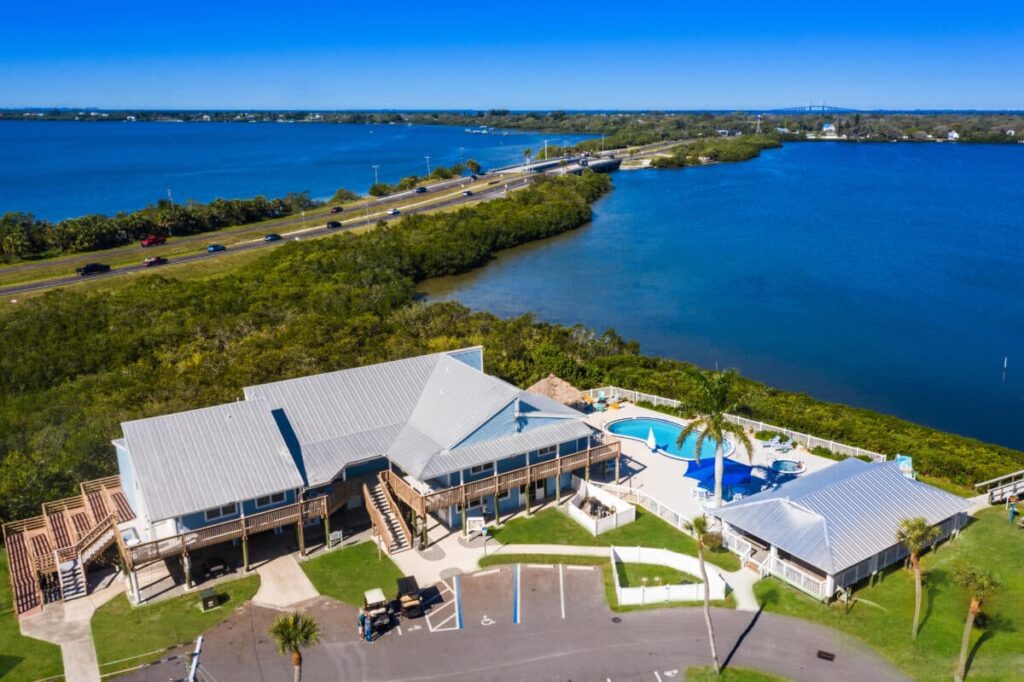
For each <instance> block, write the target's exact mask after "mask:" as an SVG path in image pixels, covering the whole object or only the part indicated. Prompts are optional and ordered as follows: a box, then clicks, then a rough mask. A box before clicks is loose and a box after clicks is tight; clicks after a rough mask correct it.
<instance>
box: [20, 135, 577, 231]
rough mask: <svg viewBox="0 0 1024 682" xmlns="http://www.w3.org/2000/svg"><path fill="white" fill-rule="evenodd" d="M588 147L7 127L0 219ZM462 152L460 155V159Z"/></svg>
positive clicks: (331, 183) (334, 182) (479, 139)
mask: <svg viewBox="0 0 1024 682" xmlns="http://www.w3.org/2000/svg"><path fill="white" fill-rule="evenodd" d="M545 137H547V138H549V142H551V143H552V144H562V143H564V142H565V141H572V142H575V141H576V140H580V139H585V138H586V137H589V136H583V135H576V136H571V135H558V136H551V135H539V134H536V133H524V132H516V131H510V132H509V134H508V135H495V134H492V135H470V134H467V133H466V132H465V131H464V130H463V129H462V128H453V127H448V126H403V125H395V126H391V125H335V124H300V123H295V124H280V123H123V122H109V123H74V122H32V121H8V122H2V123H0V213H4V212H6V211H28V212H31V213H34V214H35V215H36V216H37V217H40V218H46V219H49V220H60V219H62V218H67V217H71V216H77V215H84V214H87V213H108V214H110V213H114V212H117V211H131V210H135V209H138V208H142V207H143V206H146V205H147V204H150V203H153V202H155V201H157V200H158V199H161V198H165V197H166V196H167V190H168V189H170V190H171V193H172V196H173V198H174V199H175V201H184V200H186V199H195V200H196V201H209V200H211V199H215V198H217V197H230V198H243V197H252V196H255V195H257V194H263V195H266V196H269V197H277V196H284V195H285V194H287V193H288V192H296V191H298V192H301V191H304V190H309V191H310V192H311V193H312V195H313V196H314V197H317V198H326V197H330V196H331V195H332V194H333V193H334V191H335V190H336V189H338V188H339V187H347V188H348V189H351V190H354V191H357V192H365V191H366V190H367V189H368V188H369V187H370V185H371V184H373V169H372V168H371V166H372V165H374V164H379V165H380V168H379V171H378V172H379V174H380V180H381V182H396V181H398V180H399V179H400V178H402V177H404V176H407V175H414V174H415V175H423V174H425V173H426V170H427V160H426V159H425V158H424V157H425V156H427V155H429V156H430V164H431V167H432V168H435V167H437V166H438V165H439V164H440V165H445V166H449V165H452V164H454V163H456V162H458V161H459V160H460V156H464V158H466V159H470V158H472V159H476V160H477V161H479V162H480V163H481V164H482V165H483V166H484V168H485V169H486V168H491V167H497V166H503V165H508V164H510V163H515V162H516V161H520V160H521V159H522V154H523V150H524V149H526V148H527V147H530V148H533V149H538V148H539V147H541V146H542V145H543V138H545ZM460 147H463V148H464V149H463V151H462V152H460V150H459V148H460Z"/></svg>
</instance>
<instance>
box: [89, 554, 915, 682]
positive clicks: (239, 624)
mask: <svg viewBox="0 0 1024 682" xmlns="http://www.w3.org/2000/svg"><path fill="white" fill-rule="evenodd" d="M602 581H603V574H602V571H601V569H600V568H599V567H590V566H560V565H554V564H513V565H508V566H500V567H494V568H489V569H485V570H482V571H478V572H475V573H472V574H467V575H460V576H456V577H454V578H449V579H447V580H444V581H441V582H440V583H438V584H437V585H434V586H430V587H427V588H426V589H424V590H423V598H424V605H425V607H426V612H425V614H424V616H422V617H419V618H396V619H395V620H394V622H393V624H392V626H391V627H390V628H389V629H388V630H387V631H386V632H384V633H382V634H380V635H379V636H378V637H377V638H376V639H375V641H374V642H372V643H366V642H364V641H362V640H361V638H360V637H359V635H358V634H357V632H356V615H357V609H356V608H355V607H353V606H350V605H347V604H342V603H339V602H337V601H334V600H332V599H328V598H325V597H318V598H316V599H314V600H311V601H310V602H307V603H305V604H304V605H303V610H305V611H306V612H307V613H309V614H310V615H312V616H313V617H315V618H316V619H317V620H318V621H319V622H320V625H321V642H320V644H319V645H318V646H316V647H313V648H310V649H309V650H307V651H305V652H304V653H303V659H304V669H303V675H304V679H306V680H339V679H341V680H389V681H395V682H397V681H399V680H446V681H450V680H563V681H571V680H577V681H578V680H600V681H602V682H610V681H615V682H621V681H623V680H646V681H648V682H668V681H669V680H673V679H676V680H681V679H683V676H684V675H685V669H686V667H688V666H690V665H705V664H706V663H707V662H708V647H707V634H706V631H705V629H704V622H703V615H702V612H701V610H700V609H662V610H653V611H651V610H648V611H634V612H627V613H619V614H617V613H614V612H612V611H611V610H610V609H609V608H608V606H607V604H606V603H605V600H604V587H603V582H602ZM381 587H383V588H385V590H386V591H387V592H389V593H393V591H394V590H395V586H393V585H392V586H381ZM278 614H279V612H277V611H273V610H270V609H265V608H261V607H256V606H253V605H252V604H244V605H243V606H241V607H239V608H238V609H237V611H236V612H235V613H234V614H233V615H232V616H231V617H230V618H228V619H227V620H226V621H225V622H223V623H221V624H220V625H218V626H217V627H215V628H213V629H211V630H210V631H209V632H207V633H206V642H205V646H204V653H203V655H202V664H203V668H204V670H205V671H206V675H207V676H206V677H204V678H202V679H207V680H214V681H215V682H236V681H237V682H242V681H249V680H266V681H271V680H284V679H290V677H291V672H292V671H291V664H290V661H289V659H288V657H286V656H280V655H278V653H277V651H276V649H275V647H274V644H273V642H272V641H271V639H270V637H269V635H267V634H266V633H267V630H268V628H269V627H270V623H271V622H272V621H273V619H274V618H275V617H276V616H277V615H278ZM714 617H715V627H716V633H717V640H718V646H719V655H720V656H721V657H722V658H723V660H724V659H725V658H727V657H728V656H730V654H731V663H732V664H733V665H736V666H740V667H745V666H751V667H760V668H762V669H766V670H769V671H773V672H776V673H777V674H781V675H784V676H786V677H788V678H790V679H795V680H820V679H825V678H828V679H830V680H832V682H839V681H841V680H862V679H873V680H889V679H901V678H900V677H899V676H898V675H896V674H895V673H894V672H893V670H892V669H891V667H890V666H888V665H887V664H886V663H884V662H883V661H882V660H881V659H880V658H878V656H877V655H875V654H873V653H871V652H870V651H869V650H867V649H866V648H865V647H863V646H860V645H858V644H856V643H854V642H853V641H852V640H848V639H846V638H844V637H842V636H841V635H838V634H837V633H834V632H833V631H831V630H827V629H825V628H822V627H819V626H815V625H812V624H810V623H805V622H802V621H791V620H789V619H785V618H781V617H779V616H774V615H770V614H760V615H759V616H752V615H751V614H749V613H740V612H735V611H729V610H720V609H716V610H715V616H714ZM752 618H753V620H752ZM821 648H827V649H828V650H830V651H833V652H835V653H836V659H835V661H833V662H826V661H822V660H820V659H818V658H817V657H816V652H817V650H818V649H821ZM177 653H180V652H177ZM185 661H186V659H185V658H184V657H181V658H178V659H175V660H172V661H169V662H167V663H163V664H159V665H155V666H150V667H147V668H143V669H140V670H137V671H134V672H132V673H129V674H128V675H127V676H125V678H124V679H128V680H138V681H141V680H146V681H159V682H166V681H167V680H173V679H181V678H183V677H184V670H185V667H184V664H185ZM104 672H108V671H107V670H104Z"/></svg>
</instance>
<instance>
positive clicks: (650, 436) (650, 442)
mask: <svg viewBox="0 0 1024 682" xmlns="http://www.w3.org/2000/svg"><path fill="white" fill-rule="evenodd" d="M647 447H649V448H650V449H651V452H654V451H655V450H657V449H658V441H656V440H654V429H647Z"/></svg>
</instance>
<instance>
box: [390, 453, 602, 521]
mask: <svg viewBox="0 0 1024 682" xmlns="http://www.w3.org/2000/svg"><path fill="white" fill-rule="evenodd" d="M619 453H620V445H619V443H618V441H614V442H611V443H606V444H604V445H598V446H596V447H592V448H587V449H586V450H581V451H580V452H576V453H573V454H571V455H564V456H562V457H556V458H555V459H551V460H548V461H546V462H540V463H538V464H530V465H527V466H525V467H522V468H519V469H513V470H512V471H506V472H504V473H501V474H497V475H495V476H490V477H488V478H482V479H480V480H479V481H472V482H470V483H463V484H461V485H457V486H452V487H451V488H444V489H443V490H436V491H433V492H430V493H427V494H426V495H424V494H421V493H419V492H417V491H416V490H415V489H414V488H413V487H412V486H411V485H409V483H408V482H407V481H405V480H404V479H403V478H401V477H400V476H398V475H396V474H395V473H394V472H390V471H384V472H381V482H382V483H384V484H385V486H386V487H388V488H390V491H391V492H392V493H394V495H395V497H397V498H398V499H399V500H401V501H402V502H404V503H405V504H407V505H409V506H410V507H411V508H412V509H413V511H415V512H416V513H417V514H420V515H423V514H427V513H433V512H436V511H440V510H442V509H446V508H447V507H450V506H452V505H456V504H458V505H461V504H463V503H465V502H466V501H467V500H473V499H476V498H478V497H482V496H484V495H500V494H501V493H503V492H505V491H507V490H512V489H513V488H518V487H520V486H523V485H529V484H530V483H534V482H536V481H542V480H544V479H546V478H551V477H552V476H559V475H561V474H566V473H570V472H573V471H578V470H580V469H586V468H589V467H590V465H592V464H599V463H601V462H607V461H610V460H615V459H618V457H619Z"/></svg>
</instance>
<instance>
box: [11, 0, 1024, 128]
mask: <svg viewBox="0 0 1024 682" xmlns="http://www.w3.org/2000/svg"><path fill="white" fill-rule="evenodd" d="M0 14H2V16H3V23H4V25H5V29H4V31H3V39H2V40H0V106H8V107H10V106H50V105H55V106H72V107H81V106H98V107H110V108H115V107H144V108H161V107H181V108H198V109H204V108H210V109H213V108H279V109H288V108H325V109H326V108H333V109H353V108H445V109H447V108H453V109H458V108H489V107H504V108H511V109H528V108H537V109H556V108H564V109H609V108H620V109H699V108H714V109H719V108H752V109H757V108H773V107H784V106H795V105H800V104H807V103H812V102H813V103H816V104H818V103H822V102H825V103H829V104H835V105H839V106H848V107H856V108H959V109H970V108H977V109H994V108H1000V109H1003V108H1010V109H1024V3H1021V2H1016V3H1012V2H982V3H974V4H964V3H956V4H953V3H946V2H902V1H901V0H895V1H893V0H889V1H888V2H878V1H877V0H861V1H860V2H832V3H828V2H816V3H813V4H812V3H805V2H800V1H798V0H796V1H790V2H783V3H765V2H758V3H745V2H731V3H709V2H702V3H693V2H687V1H686V0H679V1H677V2H672V3H668V2H666V3H661V2H634V3H629V2H622V1H621V0H620V1H619V2H614V3H612V2H603V1H600V0H594V1H592V2H588V3H560V2H552V1H551V0H548V1H547V2H537V1H535V0H521V1H517V2H512V3H505V4H502V5H497V6H496V5H495V4H493V3H484V2H479V0H478V1H477V2H472V3H470V2H445V3H437V2H433V3H432V2H416V3H409V2H403V1H395V2H387V3H366V2H363V3H353V2H346V1H345V0H335V1H334V2H321V1H320V0H307V1H303V2H298V3H288V2H282V1H281V0H277V1H276V2H266V1H264V0H250V1H249V2H244V3H242V2H238V3H236V2H219V1H218V0H207V1H206V2H194V1H193V0H182V1H179V2H169V3H147V2H138V1H137V0H136V1H134V2H130V3H125V2H102V0H101V2H100V3H84V2H80V1H79V2H73V3H72V2H66V1H65V0H56V1H53V2H41V1H39V0H36V1H35V2H23V1H18V2H12V3H8V5H7V6H6V7H5V8H4V9H3V10H2V13H0ZM15 27H16V28H15ZM12 29H13V30H12Z"/></svg>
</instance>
